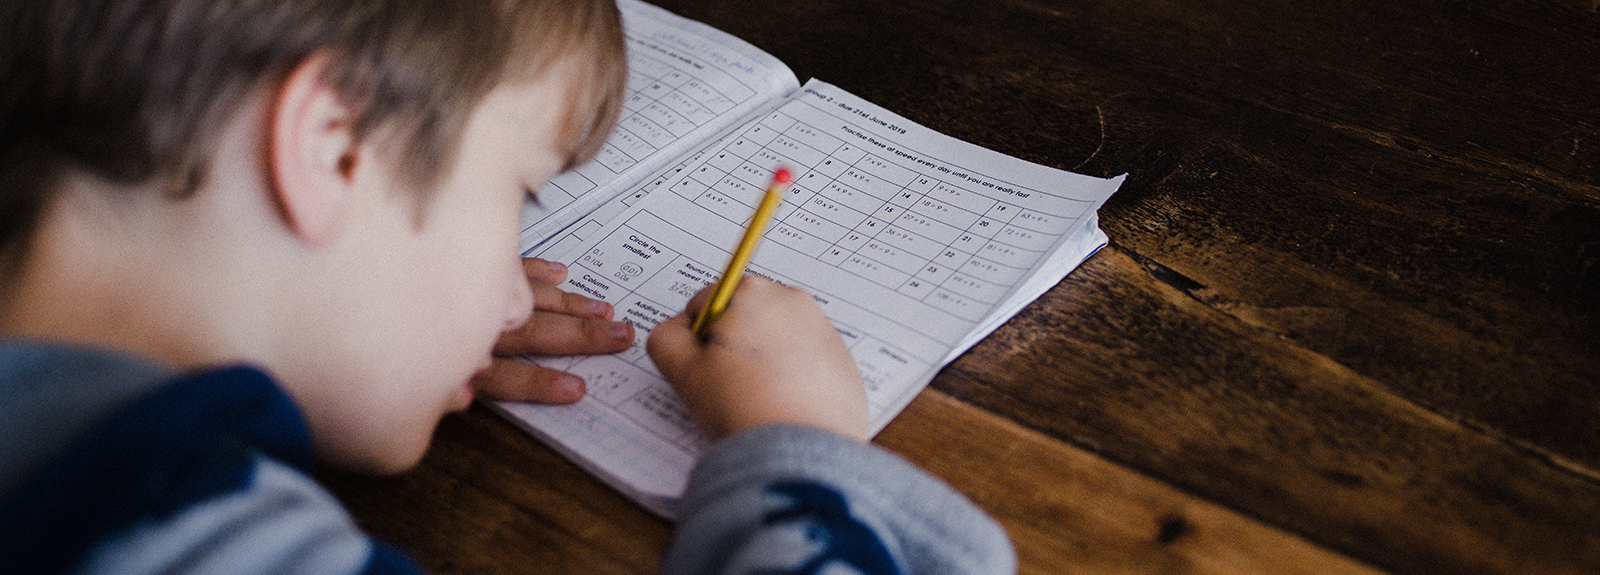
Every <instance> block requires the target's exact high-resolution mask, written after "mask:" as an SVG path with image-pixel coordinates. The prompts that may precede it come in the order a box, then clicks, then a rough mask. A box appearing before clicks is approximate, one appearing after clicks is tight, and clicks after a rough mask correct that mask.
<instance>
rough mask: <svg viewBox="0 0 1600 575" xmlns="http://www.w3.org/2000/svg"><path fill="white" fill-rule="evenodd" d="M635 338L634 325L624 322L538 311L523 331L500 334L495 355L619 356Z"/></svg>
mask: <svg viewBox="0 0 1600 575" xmlns="http://www.w3.org/2000/svg"><path fill="white" fill-rule="evenodd" d="M633 338H634V333H633V325H632V324H630V323H628V322H625V321H610V320H608V319H605V318H601V317H578V316H573V315H568V314H564V313H557V312H548V311H535V312H533V316H532V317H530V318H529V319H528V323H525V324H523V325H522V327H520V328H517V329H515V330H512V331H508V332H505V333H502V334H500V339H499V341H496V342H495V344H494V355H496V356H514V355H527V354H539V355H568V354H596V353H616V352H619V351H622V350H625V349H628V346H631V345H633Z"/></svg>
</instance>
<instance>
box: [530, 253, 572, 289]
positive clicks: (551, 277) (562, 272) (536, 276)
mask: <svg viewBox="0 0 1600 575" xmlns="http://www.w3.org/2000/svg"><path fill="white" fill-rule="evenodd" d="M522 273H523V275H526V276H528V281H529V282H532V283H535V284H545V285H552V286H553V285H558V284H560V283H561V282H564V281H567V266H564V265H561V264H559V263H556V262H552V261H548V260H541V259H539V258H523V259H522Z"/></svg>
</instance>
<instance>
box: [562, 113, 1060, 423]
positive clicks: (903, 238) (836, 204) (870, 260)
mask: <svg viewBox="0 0 1600 575" xmlns="http://www.w3.org/2000/svg"><path fill="white" fill-rule="evenodd" d="M852 120H854V119H853V118H851V117H850V116H849V114H847V113H840V112H839V111H838V110H837V109H835V108H834V107H830V106H829V105H828V104H826V103H823V102H821V101H817V100H816V99H815V98H811V99H807V98H800V99H795V100H791V101H789V102H787V103H786V104H785V105H784V106H783V107H781V108H779V109H777V110H776V111H773V112H771V113H768V114H766V115H765V116H764V117H763V118H762V119H761V120H760V121H759V122H755V123H752V124H749V125H747V126H746V127H745V128H744V129H743V130H742V131H738V132H735V133H734V134H733V135H730V136H728V137H725V138H723V139H722V140H720V141H718V142H716V143H715V144H712V145H711V146H708V147H707V148H706V149H704V150H702V151H700V152H699V153H697V154H695V155H694V156H692V157H691V158H689V159H688V160H686V161H684V162H683V163H681V164H679V165H678V166H676V168H677V169H676V170H667V171H666V173H668V174H671V175H670V176H661V177H658V178H656V180H655V181H653V182H651V183H650V184H649V185H646V186H644V187H642V188H641V190H639V191H636V192H634V193H632V194H629V195H628V196H627V197H626V198H625V199H624V200H623V201H626V202H627V203H630V204H632V203H635V202H637V203H638V205H636V206H634V207H633V209H631V210H628V211H626V212H623V213H622V215H621V216H620V217H619V218H618V219H617V221H614V222H613V223H611V224H609V225H605V226H603V227H602V226H601V224H599V223H597V222H594V221H590V222H588V223H586V224H585V225H584V226H582V227H580V228H579V229H575V230H573V234H574V237H575V238H587V241H585V242H584V245H583V247H582V251H581V253H574V254H573V255H568V256H567V257H566V258H564V259H565V260H566V261H568V263H569V265H570V272H569V277H568V280H567V282H566V284H565V286H564V289H567V290H568V291H573V292H577V293H582V294H585V295H588V296H590V297H594V298H597V299H601V300H604V301H608V302H611V303H612V304H613V305H614V306H615V308H616V310H617V316H618V318H619V319H624V320H627V321H630V322H632V323H634V324H635V325H637V326H639V327H640V328H641V329H640V330H639V331H640V332H641V335H640V340H639V341H640V342H641V344H642V342H643V338H644V335H643V333H644V332H646V331H648V330H649V329H651V328H653V327H654V326H655V325H656V324H657V323H659V322H660V321H662V320H664V319H666V318H667V317H670V316H671V315H672V314H674V313H677V312H678V311H679V310H681V309H682V308H683V307H684V305H685V302H686V301H687V300H688V298H689V297H690V296H692V295H693V294H694V293H695V292H696V291H698V290H700V289H701V288H703V287H705V286H707V285H710V284H711V283H713V282H714V281H715V280H716V279H717V278H718V277H719V276H720V275H721V273H722V266H723V265H724V264H725V262H726V261H727V259H728V257H729V252H730V250H731V249H732V247H733V246H734V245H735V244H736V243H737V242H738V240H739V237H740V235H741V234H742V233H743V230H744V228H745V226H746V225H747V223H748V222H749V219H750V217H751V214H752V213H753V211H754V209H755V206H756V204H757V203H758V202H759V201H760V199H761V197H762V195H763V194H764V191H765V188H766V187H767V186H768V184H769V183H770V181H771V178H772V174H773V171H774V170H775V169H776V168H777V167H778V166H780V165H782V166H788V167H789V168H790V169H791V170H794V171H795V172H796V173H798V174H800V175H799V177H798V178H797V179H796V181H795V184H794V185H793V186H791V187H790V188H789V190H788V192H787V196H786V198H785V202H784V203H783V205H782V207H780V209H779V210H778V212H777V214H776V216H775V219H774V221H773V223H772V225H771V227H769V231H768V233H767V237H766V241H765V242H764V243H763V244H762V246H761V248H760V249H759V250H758V252H757V254H756V256H755V258H754V259H753V260H752V264H751V267H750V270H749V271H750V272H752V273H756V274H761V275H765V276H768V277H770V278H772V279H775V280H777V281H779V282H782V283H785V284H789V285H795V286H798V287H803V288H805V289H807V290H808V291H810V292H812V294H813V295H814V296H815V297H816V299H817V301H818V302H819V303H820V304H821V306H822V308H823V310H824V312H825V313H826V314H827V315H828V317H829V319H830V320H832V321H833V322H834V325H835V327H836V328H837V329H838V330H839V332H840V333H841V334H842V335H843V336H844V339H845V341H846V343H847V344H848V345H849V346H850V349H851V351H852V354H853V355H854V357H855V359H856V361H857V365H858V366H859V367H860V370H861V373H862V376H863V378H864V380H865V381H866V384H867V388H868V399H869V403H870V405H871V412H872V416H873V421H874V426H873V427H874V430H876V429H877V428H879V427H881V425H882V424H885V423H887V421H888V419H889V418H891V417H892V416H893V415H894V414H895V413H897V412H898V411H899V410H900V409H902V408H903V407H904V405H905V403H907V402H909V400H910V397H911V396H913V395H915V393H916V392H917V391H919V390H920V388H921V385H922V384H923V383H925V381H926V380H927V379H928V378H931V376H932V373H933V371H934V370H936V369H937V368H938V367H939V365H940V363H941V361H942V360H943V358H944V357H945V356H946V354H948V353H949V352H950V350H951V349H952V348H953V346H955V345H956V343H957V342H958V341H960V340H961V339H962V337H964V336H965V335H966V334H967V332H968V331H969V330H971V329H972V328H973V326H974V325H975V324H976V323H977V322H978V321H979V320H980V319H982V318H984V317H985V316H986V315H987V314H988V313H989V312H990V311H991V310H992V309H993V308H994V306H995V304H996V303H997V302H1000V301H1001V300H1002V299H1004V298H1005V297H1006V296H1007V295H1008V293H1009V292H1010V289H1011V287H1012V286H1013V285H1015V284H1016V283H1017V282H1018V281H1019V280H1020V279H1022V278H1023V277H1024V275H1025V274H1027V273H1029V272H1030V270H1031V268H1032V267H1033V266H1034V265H1035V264H1036V263H1037V262H1039V261H1040V259H1041V258H1042V257H1043V256H1045V255H1046V253H1047V252H1048V251H1049V250H1050V248H1051V247H1052V246H1053V245H1054V243H1055V242H1056V240H1058V239H1060V237H1061V236H1062V235H1063V234H1064V233H1065V232H1066V231H1067V230H1069V229H1071V227H1072V226H1073V225H1075V224H1077V223H1078V222H1079V221H1080V219H1079V218H1081V217H1083V216H1084V215H1085V211H1086V209H1087V208H1088V207H1089V206H1090V205H1091V203H1092V202H1089V201H1084V200H1077V199H1073V198H1067V197H1064V196H1058V195H1051V194H1045V193H1040V192H1038V191H1037V190H1022V191H1019V190H1017V189H1015V188H1009V189H1007V191H1005V192H1001V191H995V190H987V189H986V188H985V187H984V186H981V185H976V184H972V183H970V182H971V181H994V179H993V178H991V177H985V178H983V179H978V178H968V177H967V176H969V175H971V174H968V173H966V172H963V171H960V169H958V168H948V166H951V165H952V164H950V163H949V162H948V161H944V160H940V161H938V162H929V161H926V157H925V156H921V155H919V152H918V151H917V150H914V149H909V148H907V147H904V146H902V145H898V144H896V145H892V146H890V145H884V144H882V143H881V142H880V140H879V138H882V137H883V136H881V135H875V136H868V135H867V132H866V131H865V130H866V129H867V128H866V127H865V126H861V125H858V124H855V123H853V122H852ZM919 158H920V159H923V160H924V162H918V161H917V160H918V159H919ZM936 166H942V167H947V169H944V170H940V169H936V168H935V167H936ZM1013 198H1020V199H1016V200H1015V201H1008V200H1011V199H1013ZM572 241H579V240H577V239H574V240H572ZM774 329H782V326H774ZM541 363H544V364H546V365H550V366H551V367H556V368H558V369H566V370H570V371H574V372H576V373H580V374H582V375H584V376H585V377H586V378H588V379H589V389H590V397H592V398H593V400H595V401H598V402H601V403H603V404H605V405H606V407H607V408H609V409H610V410H615V411H616V412H618V413H620V414H623V415H625V416H627V417H628V418H629V419H632V420H633V421H634V422H636V423H637V424H639V425H641V426H643V427H645V428H648V429H649V430H651V431H652V432H653V433H655V434H656V435H657V436H658V437H660V438H662V439H664V440H666V441H669V442H672V443H675V444H679V445H681V446H684V447H689V448H692V449H696V448H698V447H699V446H700V445H702V442H703V440H702V439H701V438H700V436H699V434H698V433H695V432H694V430H693V425H692V422H691V421H690V419H689V416H688V413H687V411H686V410H685V409H684V408H683V407H682V405H681V404H680V403H679V402H678V400H677V398H676V397H675V396H674V395H673V394H672V393H671V391H670V388H669V387H667V386H666V385H665V384H664V382H661V381H660V376H659V374H657V373H656V372H655V369H654V366H653V365H652V364H651V363H650V360H649V359H648V357H647V356H646V355H645V352H644V350H643V346H642V345H635V346H634V348H633V349H630V350H629V351H627V352H624V353H621V354H618V355H614V356H593V357H569V358H559V359H547V360H543V361H541ZM595 407H598V406H595ZM585 419H588V420H589V421H590V422H591V423H592V422H593V419H592V418H585Z"/></svg>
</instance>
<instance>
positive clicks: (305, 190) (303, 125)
mask: <svg viewBox="0 0 1600 575" xmlns="http://www.w3.org/2000/svg"><path fill="white" fill-rule="evenodd" d="M327 65H328V56H327V55H326V54H318V55H312V56H310V57H307V58H306V59H305V60H302V61H301V62H300V63H299V64H298V65H296V66H295V68H294V70H292V71H291V72H290V73H289V75H288V77H286V78H285V79H284V80H283V83H282V84H281V85H280V86H279V87H278V91H277V94H276V96H274V97H273V99H272V102H271V110H270V112H271V114H270V117H271V120H270V123H271V125H270V127H269V130H270V133H269V134H268V139H269V140H270V144H269V146H268V151H267V153H268V159H267V162H268V164H269V166H270V174H271V186H270V188H271V190H272V194H273V196H274V198H273V199H274V200H276V201H277V203H278V206H279V208H280V209H281V210H282V211H283V216H284V219H285V220H286V223H287V224H288V226H289V228H290V229H291V230H293V232H294V233H295V235H296V236H298V237H299V238H300V239H301V240H302V241H305V242H306V243H308V244H310V245H313V246H321V245H325V244H327V243H328V242H330V241H332V240H333V239H334V238H335V237H337V236H338V235H339V233H340V232H341V231H342V230H343V228H344V225H345V216H346V211H347V208H348V206H349V200H350V193H351V191H352V190H351V186H352V184H353V183H354V177H353V176H354V172H355V167H356V165H355V164H356V160H357V159H358V158H359V156H360V154H359V152H360V150H359V149H358V146H357V144H356V139H355V136H354V134H353V132H352V131H351V128H352V125H353V118H352V117H351V114H350V109H349V107H348V106H346V105H345V104H344V100H343V99H342V98H341V97H340V96H339V94H338V93H337V92H336V91H335V90H334V89H333V87H332V86H329V85H328V83H327V82H326V81H324V80H323V72H324V70H325V69H326V67H327Z"/></svg>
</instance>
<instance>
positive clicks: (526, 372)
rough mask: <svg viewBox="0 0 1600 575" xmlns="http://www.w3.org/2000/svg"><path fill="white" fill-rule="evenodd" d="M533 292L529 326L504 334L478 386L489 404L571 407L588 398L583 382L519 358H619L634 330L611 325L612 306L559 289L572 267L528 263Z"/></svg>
mask: <svg viewBox="0 0 1600 575" xmlns="http://www.w3.org/2000/svg"><path fill="white" fill-rule="evenodd" d="M522 269H523V271H524V272H525V273H526V274H527V276H528V283H529V285H530V286H531V287H532V288H533V302H534V305H533V315H532V316H531V317H529V318H528V323H525V324H523V325H522V327H520V328H517V329H515V330H512V331H508V332H505V333H502V334H500V341H498V342H495V346H494V361H493V365H492V366H491V367H490V368H489V370H488V371H486V372H484V373H481V374H479V375H478V376H477V377H474V378H473V380H472V384H473V387H474V388H476V389H477V390H478V392H479V393H482V394H483V395H485V396H487V397H488V398H489V399H498V400H504V401H536V402H540V403H571V402H574V401H577V400H579V399H581V398H583V392H584V383H583V379H582V378H580V377H578V376H576V375H572V374H570V373H567V372H564V371H558V370H554V369H550V368H547V367H541V366H537V365H534V364H531V363H528V362H525V361H520V360H517V359H515V357H516V356H519V355H527V354H541V355H564V354H575V353H586V354H587V353H616V352H619V351H622V350H625V349H628V346H630V345H633V326H632V325H630V324H629V323H628V322H623V321H611V314H612V309H611V305H610V304H607V303H605V302H601V301H597V300H592V299H589V298H586V297H583V296H581V295H577V294H570V293H565V292H562V291H561V290H559V289H556V286H557V285H560V284H561V282H563V281H566V279H567V267H566V266H563V265H561V264H557V263H553V262H547V261H545V260H541V259H531V258H530V259H524V260H522Z"/></svg>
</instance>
